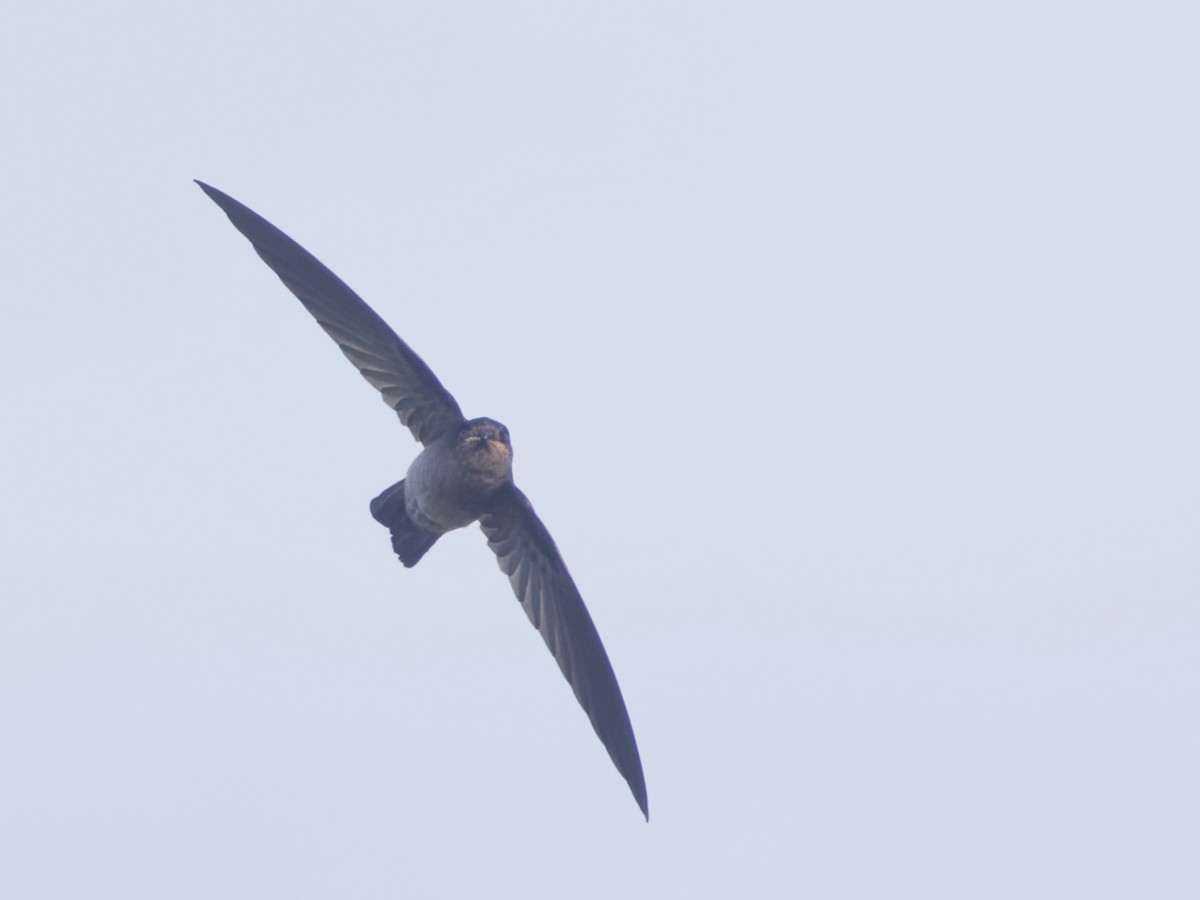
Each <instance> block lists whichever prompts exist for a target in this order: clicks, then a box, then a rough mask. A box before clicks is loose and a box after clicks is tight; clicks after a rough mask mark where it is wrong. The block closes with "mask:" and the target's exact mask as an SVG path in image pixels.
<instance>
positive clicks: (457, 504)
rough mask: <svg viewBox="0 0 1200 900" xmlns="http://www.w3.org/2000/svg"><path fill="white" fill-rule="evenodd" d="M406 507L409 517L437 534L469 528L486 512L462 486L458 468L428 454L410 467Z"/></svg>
mask: <svg viewBox="0 0 1200 900" xmlns="http://www.w3.org/2000/svg"><path fill="white" fill-rule="evenodd" d="M404 503H405V512H407V513H408V517H409V518H410V519H412V520H413V521H414V522H415V523H416V524H417V525H419V526H421V527H422V528H424V529H425V530H426V531H432V532H434V533H435V534H441V533H442V532H445V531H451V530H453V529H455V528H462V527H463V526H465V525H470V524H471V523H472V522H474V521H475V520H476V519H478V518H479V515H480V513H481V512H482V511H483V506H482V503H481V502H480V498H479V497H478V496H477V495H476V492H474V491H471V490H469V489H468V488H467V485H465V484H464V483H463V479H462V477H461V473H460V471H459V469H458V467H457V466H456V465H454V464H453V463H452V461H451V460H449V459H445V458H441V459H439V458H438V457H437V456H436V455H433V454H430V453H429V452H428V451H427V452H425V453H422V454H421V455H420V456H418V457H417V458H416V459H415V460H413V463H412V465H411V466H409V469H408V474H407V475H406V476H405V479H404Z"/></svg>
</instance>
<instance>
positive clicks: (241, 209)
mask: <svg viewBox="0 0 1200 900" xmlns="http://www.w3.org/2000/svg"><path fill="white" fill-rule="evenodd" d="M196 184H198V185H200V187H201V188H203V189H204V193H206V194H208V196H209V197H210V198H212V200H213V201H214V202H215V203H216V204H217V206H219V207H221V209H223V210H224V211H225V214H226V215H227V216H229V220H230V221H231V222H233V224H234V226H235V227H236V228H237V230H238V231H240V232H241V233H242V234H244V235H245V236H246V237H247V238H249V240H250V243H251V244H253V245H254V249H255V250H257V251H258V255H259V256H261V257H262V258H263V261H264V262H266V264H267V265H268V266H270V267H271V268H272V269H273V270H274V271H275V274H276V275H278V276H279V277H280V279H281V280H282V281H283V283H284V284H285V285H287V287H288V289H289V290H290V291H291V292H292V293H293V294H295V295H296V296H297V297H299V298H300V302H301V303H303V304H304V306H305V308H306V309H307V310H308V311H309V312H310V313H312V314H313V317H314V318H315V319H316V320H317V323H318V324H319V325H320V326H321V327H322V328H324V329H325V331H326V333H327V334H328V335H329V336H330V337H331V338H333V339H334V341H336V342H337V345H338V346H339V347H341V348H342V352H343V353H345V354H346V357H347V358H348V359H349V360H350V362H352V363H354V365H355V366H356V367H357V368H358V371H360V372H361V373H362V375H363V378H365V379H367V381H369V382H370V383H371V384H372V385H374V386H375V388H376V389H378V390H379V392H380V393H381V394H383V401H384V402H385V403H386V404H387V405H388V406H390V407H391V408H392V409H394V410H395V411H396V414H397V415H399V416H400V422H401V423H402V424H404V425H407V426H408V428H409V429H410V430H411V431H412V433H413V437H415V438H416V439H417V440H418V441H420V442H421V443H422V444H426V445H428V444H430V443H432V442H433V441H435V440H437V439H438V438H439V437H441V436H442V435H443V434H446V433H447V432H449V431H450V430H452V429H454V428H457V427H458V426H459V425H461V424H462V422H463V421H464V419H463V414H462V411H461V410H460V409H459V408H458V403H457V402H456V401H455V399H454V398H453V397H452V396H451V395H450V392H449V391H447V390H446V389H445V388H444V387H442V383H441V382H440V381H438V380H437V376H435V375H434V374H433V372H432V371H430V369H429V366H427V365H425V362H424V361H423V360H422V359H421V357H419V356H417V354H416V353H414V352H413V350H412V348H410V347H409V346H408V344H406V343H404V341H402V340H400V338H399V337H398V336H397V335H396V332H394V331H392V329H391V328H389V327H388V324H387V322H385V321H383V319H381V318H380V317H379V315H378V314H377V313H376V312H375V310H373V309H371V307H369V306H367V304H366V303H365V302H364V301H363V299H362V298H361V297H359V296H358V294H356V293H354V291H352V290H350V288H349V287H348V286H347V285H346V283H345V282H344V281H342V280H341V279H340V278H338V277H337V276H336V275H334V274H333V273H332V272H331V271H329V269H327V268H325V266H324V265H322V264H321V262H320V261H319V260H318V259H317V258H316V257H315V256H313V255H312V254H311V253H309V252H308V251H307V250H305V249H304V248H303V247H301V246H300V245H299V244H297V243H296V242H295V241H293V240H292V239H291V238H290V237H288V236H287V235H286V234H284V233H283V232H282V231H280V230H279V229H278V228H276V227H275V226H274V225H272V224H271V223H270V222H268V221H267V220H266V219H264V218H263V217H262V216H260V215H258V213H256V212H254V211H253V210H252V209H250V208H248V207H246V206H244V205H242V204H241V203H239V202H238V201H236V200H234V199H233V198H232V197H230V196H229V195H228V194H225V193H222V192H221V191H219V190H217V189H216V188H214V187H210V186H209V185H207V184H205V183H204V182H202V181H197V182H196Z"/></svg>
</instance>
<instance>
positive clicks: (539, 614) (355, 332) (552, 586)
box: [197, 182, 649, 819]
mask: <svg viewBox="0 0 1200 900" xmlns="http://www.w3.org/2000/svg"><path fill="white" fill-rule="evenodd" d="M197 183H198V184H199V185H200V187H201V188H203V190H204V192H205V193H206V194H208V196H209V197H210V198H212V200H213V201H214V202H215V203H216V204H217V205H218V206H220V207H221V209H222V210H224V212H225V213H226V215H228V216H229V218H230V221H232V222H233V224H234V226H235V227H236V228H237V229H238V230H239V231H241V232H242V234H244V235H245V236H246V237H247V238H248V239H249V240H250V242H251V243H252V244H253V245H254V249H255V250H257V251H258V254H259V255H260V256H261V257H262V258H263V260H264V261H265V262H266V263H267V265H268V266H270V267H271V268H272V269H273V270H274V271H275V273H276V274H277V275H278V276H279V277H280V279H281V280H282V281H283V283H284V284H285V285H287V287H288V288H289V289H290V290H291V291H292V293H294V294H295V295H296V296H297V297H298V298H299V299H300V301H301V302H302V303H303V304H304V306H305V307H306V308H307V309H308V311H309V312H310V313H312V315H313V316H314V317H315V318H316V320H317V322H318V324H320V326H321V327H322V328H323V329H325V331H326V333H328V334H329V336H330V337H331V338H333V339H334V341H336V342H337V344H338V346H339V347H340V348H341V350H342V352H343V353H344V354H345V355H346V357H347V358H348V359H349V360H350V361H351V362H352V363H353V364H354V365H355V366H356V367H357V368H358V370H359V372H360V373H361V374H362V375H363V377H364V378H366V379H367V381H368V382H370V383H371V384H372V385H373V386H374V387H375V388H377V389H378V390H379V391H380V393H381V394H382V395H383V398H384V401H385V402H386V403H387V404H388V406H390V407H391V408H392V409H394V410H395V411H396V413H397V414H398V415H399V417H400V421H401V423H402V424H404V425H406V426H408V428H409V429H410V430H411V431H412V433H413V436H414V437H415V438H416V439H417V440H418V441H420V442H421V443H422V444H424V449H423V450H422V451H421V452H420V453H419V454H418V455H417V457H416V459H414V460H413V462H412V464H411V465H410V466H409V468H408V471H407V473H406V474H405V477H404V479H403V480H402V481H398V482H397V483H396V484H393V485H392V486H391V487H389V488H387V489H386V490H385V491H383V492H382V493H381V494H380V495H379V496H378V497H376V498H375V499H374V500H372V501H371V514H372V515H373V516H374V517H375V518H376V519H377V520H378V521H379V522H380V523H381V524H383V525H385V526H386V527H387V528H388V530H389V531H390V532H391V536H392V548H393V549H394V550H395V552H396V554H397V556H399V557H400V560H401V562H402V563H404V565H405V566H414V565H416V564H417V562H418V561H419V560H420V559H421V557H422V556H424V555H425V553H426V552H427V551H428V550H429V548H430V547H432V546H433V544H434V543H435V542H436V541H437V539H438V538H439V537H441V535H443V534H445V533H446V532H448V531H452V530H454V529H457V528H463V527H465V526H467V525H470V524H471V523H472V522H476V521H477V522H479V524H480V527H481V528H482V529H483V532H484V535H485V536H486V537H487V541H488V546H489V547H490V548H491V549H492V551H493V552H494V553H495V554H496V558H497V561H498V562H499V564H500V568H501V569H502V570H503V571H504V572H505V574H506V575H508V578H509V582H510V583H511V585H512V588H513V591H514V593H516V595H517V599H518V600H519V601H520V603H521V606H522V608H524V610H525V613H526V614H527V615H528V616H529V619H530V621H531V622H532V623H533V625H534V627H535V628H537V629H538V631H539V632H541V635H542V638H543V639H544V640H545V642H546V646H547V647H548V648H549V649H550V652H551V653H552V654H553V655H554V658H555V660H556V661H557V662H558V665H559V668H560V669H561V670H562V673H563V675H564V676H565V677H566V679H567V682H568V683H569V684H570V685H571V688H572V689H573V690H574V692H575V697H576V699H578V701H579V703H580V705H581V706H582V707H583V709H584V711H585V712H586V713H587V715H588V718H589V719H590V720H591V722H592V727H593V728H594V729H595V730H596V734H597V735H598V736H599V738H600V740H601V742H602V743H603V744H604V746H605V748H606V749H607V750H608V753H609V756H610V757H611V758H612V761H613V763H614V764H615V765H616V767H617V770H618V771H619V772H620V773H621V775H622V776H623V777H624V778H625V781H626V782H627V783H628V785H629V788H630V790H631V791H632V792H633V796H634V799H635V800H637V803H638V806H639V807H640V808H641V810H642V812H643V814H645V815H646V817H647V819H648V818H649V812H648V805H647V800H646V783H645V779H644V777H643V775H642V764H641V759H640V757H639V755H638V749H637V741H636V740H635V738H634V736H633V727H632V725H631V724H630V722H629V715H628V713H627V712H626V709H625V701H624V698H623V697H622V696H621V690H620V687H619V686H618V685H617V679H616V675H615V674H614V673H613V670H612V665H611V664H610V663H609V660H608V654H607V653H606V652H605V650H604V646H603V644H602V643H601V642H600V635H599V634H598V632H597V631H596V627H595V625H594V624H593V623H592V619H591V616H590V615H589V614H588V611H587V608H586V607H585V606H584V603H583V598H582V597H581V596H580V595H579V591H578V589H577V588H576V587H575V583H574V581H573V580H572V579H571V576H570V574H569V573H568V571H567V567H566V564H565V563H564V562H563V560H562V557H561V555H560V554H559V552H558V548H557V547H555V545H554V541H553V539H552V538H551V537H550V533H549V532H548V531H547V530H546V527H545V526H544V525H543V524H542V522H541V520H540V519H539V518H538V517H537V514H536V513H535V512H534V511H533V506H532V505H531V504H530V503H529V500H528V499H527V498H526V497H525V495H524V494H523V493H521V491H520V489H518V488H517V486H516V484H515V483H514V482H513V474H512V459H513V455H512V444H511V442H510V440H509V434H508V429H507V428H505V427H504V426H503V425H501V424H500V423H499V422H496V421H495V420H493V419H488V418H477V419H470V420H468V419H467V418H466V417H465V416H463V414H462V412H461V410H460V409H459V406H458V403H457V401H455V399H454V398H453V397H452V396H451V395H450V393H449V392H448V391H447V390H446V389H445V388H444V387H442V385H441V383H440V382H439V381H438V380H437V377H436V376H435V375H434V374H433V372H432V371H430V369H429V367H428V366H426V365H425V363H424V362H423V361H422V360H421V358H420V357H419V356H417V354H416V353H414V352H413V351H412V350H411V349H410V348H409V347H408V345H407V344H405V343H404V342H403V341H402V340H400V338H399V337H397V336H396V334H395V332H393V331H392V330H391V328H389V327H388V325H387V323H385V322H384V321H383V319H381V318H380V317H379V316H378V315H377V314H376V313H375V311H374V310H372V309H371V308H370V307H369V306H367V304H366V303H365V302H364V301H363V300H362V299H361V298H360V297H359V296H358V295H357V294H355V293H354V292H353V291H352V290H351V289H350V288H349V287H347V286H346V284H345V283H344V282H342V281H341V280H340V279H339V278H338V277H337V276H336V275H334V274H333V273H332V272H330V271H329V269H327V268H325V266H324V265H322V264H321V263H320V262H319V261H318V260H317V259H316V258H315V257H314V256H312V254H310V253H308V251H306V250H305V249H304V248H303V247H301V246H300V245H299V244H297V243H296V242H295V241H293V240H292V239H291V238H289V237H288V236H287V235H285V234H284V233H283V232H282V231H280V230H279V229H278V228H276V227H275V226H274V225H272V224H271V223H270V222H268V221H266V220H265V219H263V218H262V217H261V216H259V215H258V214H257V213H255V212H253V211H251V210H250V209H248V208H247V207H245V206H243V205H242V204H241V203H239V202H238V201H236V200H234V199H233V198H232V197H230V196H228V195H227V194H224V193H222V192H221V191H218V190H216V189H215V188H212V187H210V186H208V185H206V184H204V183H202V182H197Z"/></svg>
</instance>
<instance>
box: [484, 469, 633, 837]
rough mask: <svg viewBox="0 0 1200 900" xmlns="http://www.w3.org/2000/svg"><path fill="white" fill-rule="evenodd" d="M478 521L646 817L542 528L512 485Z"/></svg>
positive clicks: (608, 676)
mask: <svg viewBox="0 0 1200 900" xmlns="http://www.w3.org/2000/svg"><path fill="white" fill-rule="evenodd" d="M479 525H480V527H481V528H483V533H484V534H485V535H487V540H488V546H489V547H491V548H492V551H493V552H494V553H495V554H496V558H497V560H499V562H500V568H501V569H502V570H503V571H504V573H505V574H506V575H508V580H509V581H510V582H511V583H512V587H513V592H514V593H515V594H516V595H517V599H518V600H520V601H521V606H522V607H523V608H524V609H525V613H526V615H528V616H529V620H530V621H531V622H533V627H534V628H536V629H537V630H538V631H539V632H541V635H542V638H543V639H544V640H545V641H546V646H547V647H549V648H550V653H551V654H553V656H554V658H555V660H557V661H558V667H559V668H560V669H561V670H562V673H563V675H564V676H566V679H567V682H568V683H569V684H570V685H571V688H572V690H574V691H575V697H576V699H578V700H579V705H580V706H582V707H583V711H584V712H586V713H587V715H588V718H589V719H591V721H592V727H593V728H595V729H596V734H597V735H599V737H600V740H601V742H602V743H603V744H604V747H605V749H607V750H608V755H609V756H610V757H612V761H613V763H614V764H615V765H616V767H617V771H618V772H620V773H621V775H622V777H623V778H624V779H625V781H626V782H627V783H628V784H629V789H630V790H631V791H632V792H633V796H634V799H635V800H637V803H638V806H639V807H641V810H642V813H643V814H644V815H645V816H646V818H647V819H649V818H650V813H649V811H648V806H647V802H646V780H645V778H644V776H643V775H642V761H641V758H640V757H639V756H638V749H637V740H636V739H635V738H634V736H633V726H632V725H631V724H630V722H629V713H628V712H626V711H625V700H624V699H623V698H622V697H621V688H620V687H619V686H618V685H617V676H616V675H615V674H614V673H613V669H612V664H611V663H610V662H609V661H608V654H607V653H605V652H604V645H603V644H602V643H601V642H600V635H599V633H598V632H597V631H596V626H595V625H593V624H592V617H591V616H590V615H588V611H587V607H586V606H584V605H583V598H582V597H581V596H580V595H579V590H578V588H576V587H575V582H574V581H572V580H571V575H570V573H569V572H567V566H566V564H565V563H564V562H563V559H562V556H561V555H559V552H558V548H557V547H555V546H554V540H553V539H552V538H551V537H550V532H548V531H547V530H546V526H545V525H543V524H542V521H541V519H539V518H538V517H537V513H535V512H534V511H533V505H532V504H531V503H530V502H529V500H528V498H526V496H525V495H524V494H523V493H521V491H520V490H519V489H518V488H517V487H516V485H513V484H509V485H507V486H506V487H505V488H503V489H501V491H500V494H499V495H498V496H497V497H496V498H495V500H494V502H493V504H492V507H491V509H489V511H488V512H486V513H485V514H484V515H483V516H481V517H480V519H479Z"/></svg>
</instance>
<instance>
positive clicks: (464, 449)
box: [458, 418, 512, 466]
mask: <svg viewBox="0 0 1200 900" xmlns="http://www.w3.org/2000/svg"><path fill="white" fill-rule="evenodd" d="M458 448H459V451H460V452H461V453H463V454H464V455H465V457H466V458H467V459H468V460H474V461H476V462H477V463H485V461H486V464H489V465H496V464H497V463H499V464H502V465H505V466H511V465H512V444H511V443H510V442H509V439H508V429H507V428H505V427H504V426H503V425H501V424H500V423H499V422H497V421H496V420H495V419H488V418H480V419H471V420H470V421H469V422H464V423H463V426H462V428H460V429H459V432H458Z"/></svg>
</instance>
